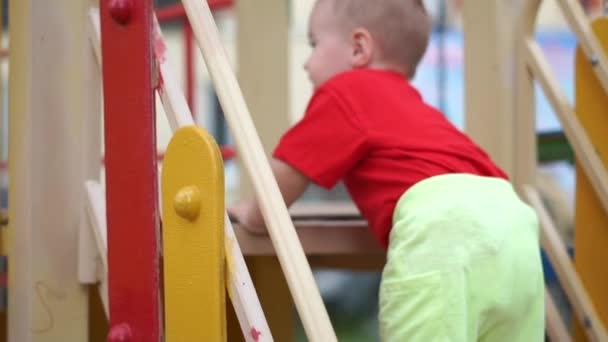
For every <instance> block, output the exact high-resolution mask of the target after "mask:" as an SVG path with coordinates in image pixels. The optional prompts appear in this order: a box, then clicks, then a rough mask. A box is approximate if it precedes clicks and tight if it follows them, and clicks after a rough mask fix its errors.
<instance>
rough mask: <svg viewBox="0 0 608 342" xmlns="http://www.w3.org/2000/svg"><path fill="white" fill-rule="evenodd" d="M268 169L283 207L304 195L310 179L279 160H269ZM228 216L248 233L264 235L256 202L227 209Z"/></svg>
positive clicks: (260, 213) (246, 202) (251, 201)
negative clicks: (281, 199)
mask: <svg viewBox="0 0 608 342" xmlns="http://www.w3.org/2000/svg"><path fill="white" fill-rule="evenodd" d="M270 167H271V169H272V173H273V174H274V177H275V178H276V180H277V184H278V185H279V190H280V191H281V195H283V200H284V201H285V205H287V207H289V206H290V205H291V204H292V203H293V202H295V201H296V200H297V199H298V198H299V197H300V196H301V195H302V194H303V193H304V191H305V190H306V188H307V187H308V185H309V184H310V179H308V177H306V176H305V175H304V174H303V173H301V172H300V171H298V170H296V169H294V168H293V167H291V166H290V165H289V164H287V163H285V162H283V161H281V160H279V159H275V158H272V159H271V160H270ZM228 214H229V215H230V217H231V218H232V219H233V220H235V221H237V222H239V223H240V224H242V225H243V226H244V227H245V228H246V229H247V230H248V231H250V232H252V233H257V234H264V233H266V227H265V224H264V218H263V216H262V212H261V211H260V207H259V205H258V201H256V200H249V201H245V202H243V203H240V204H238V205H237V206H234V207H231V208H228Z"/></svg>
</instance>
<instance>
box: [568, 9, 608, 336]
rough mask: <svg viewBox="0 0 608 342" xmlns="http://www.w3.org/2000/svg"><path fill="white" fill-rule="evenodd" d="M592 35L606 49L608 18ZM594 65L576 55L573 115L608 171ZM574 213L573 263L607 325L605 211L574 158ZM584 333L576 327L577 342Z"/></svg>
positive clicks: (604, 103)
mask: <svg viewBox="0 0 608 342" xmlns="http://www.w3.org/2000/svg"><path fill="white" fill-rule="evenodd" d="M592 28H593V32H594V33H595V34H596V35H597V37H598V40H599V42H600V44H601V46H602V48H603V49H604V51H606V49H607V48H608V19H607V18H600V19H597V20H595V21H594V22H593V24H592ZM595 68H596V66H594V65H593V64H591V63H590V62H589V59H588V58H587V57H586V56H585V55H584V53H583V51H582V48H579V49H578V50H577V52H576V76H575V78H576V80H575V82H576V113H577V116H578V119H579V120H580V122H581V124H582V126H583V127H584V129H585V131H586V132H587V134H588V135H589V138H590V140H591V143H592V145H593V149H594V150H595V151H596V153H598V155H599V156H600V158H601V163H602V164H601V165H600V167H602V168H604V170H606V168H608V111H607V108H608V96H607V95H606V93H605V92H604V91H603V89H602V86H601V84H600V82H599V81H598V78H597V76H596V75H595V73H594V69H595ZM576 157H577V158H576V212H575V234H574V262H575V266H576V269H577V270H578V272H579V274H580V276H581V279H582V281H583V284H584V285H585V287H586V288H587V291H589V295H590V296H591V299H592V301H593V303H594V304H595V305H596V308H597V312H598V314H599V317H600V319H601V320H602V321H603V322H604V324H608V291H606V289H608V267H606V266H605V261H606V260H608V210H607V209H606V207H605V206H602V202H601V200H600V196H599V194H598V189H597V187H595V186H594V185H593V182H592V177H591V175H589V173H588V172H587V171H586V170H585V168H584V167H583V165H582V163H581V159H580V158H579V156H576ZM583 336H584V334H583V333H582V330H581V329H580V326H579V328H577V333H576V336H575V337H576V340H577V341H583V340H584V338H583Z"/></svg>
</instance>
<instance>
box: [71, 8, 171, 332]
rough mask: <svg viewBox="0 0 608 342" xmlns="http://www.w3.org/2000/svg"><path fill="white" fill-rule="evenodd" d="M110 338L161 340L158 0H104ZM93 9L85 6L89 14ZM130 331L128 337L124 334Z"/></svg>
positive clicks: (102, 41) (103, 42) (101, 10)
mask: <svg viewBox="0 0 608 342" xmlns="http://www.w3.org/2000/svg"><path fill="white" fill-rule="evenodd" d="M100 5H101V7H100V18H101V32H102V35H101V47H102V49H101V52H102V62H103V67H102V71H103V94H104V129H105V166H106V169H105V170H106V210H107V220H108V221H107V222H108V272H109V275H108V276H109V289H110V293H109V302H110V335H109V337H108V339H109V341H114V340H116V341H122V340H124V339H123V338H127V339H128V340H133V341H150V342H154V341H158V342H159V341H161V340H162V336H163V332H162V319H161V315H162V308H161V302H160V298H161V292H160V268H159V265H160V251H159V246H160V239H159V235H160V229H159V228H160V227H159V210H158V201H157V199H158V191H157V183H158V179H157V170H156V169H157V166H156V132H155V107H154V104H155V103H154V87H155V84H153V76H152V75H153V70H154V61H153V52H152V14H153V4H152V1H101V3H100ZM84 14H85V12H84V11H83V12H82V16H83V17H85V16H84ZM124 336H128V337H124Z"/></svg>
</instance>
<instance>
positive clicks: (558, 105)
mask: <svg viewBox="0 0 608 342" xmlns="http://www.w3.org/2000/svg"><path fill="white" fill-rule="evenodd" d="M526 46H527V60H528V64H529V66H530V68H531V71H532V73H533V74H534V77H535V78H537V79H538V80H539V82H540V84H541V86H542V88H543V90H544V92H545V94H546V95H547V98H548V99H549V102H550V103H551V105H552V106H553V108H554V109H555V112H556V114H557V116H558V117H559V119H560V122H561V124H562V127H563V130H564V133H565V134H566V137H568V142H570V145H571V146H572V149H573V150H574V153H575V154H576V156H577V160H578V161H579V163H580V165H581V166H582V168H583V170H585V173H586V174H587V176H588V177H589V180H590V182H591V184H592V185H593V187H594V189H595V191H596V193H597V195H598V198H599V199H600V202H601V203H602V206H603V207H604V210H605V211H606V212H608V171H607V170H606V168H605V167H604V164H603V163H602V160H601V159H600V157H599V155H598V152H597V146H594V144H593V143H592V141H591V140H590V139H589V136H588V135H587V133H586V131H585V129H584V128H583V127H582V126H581V124H580V122H579V120H578V119H577V117H576V113H575V111H574V108H573V107H572V105H570V103H569V101H568V98H567V97H566V95H565V94H564V93H563V92H562V91H561V90H560V86H559V82H558V81H557V78H556V77H555V75H553V73H552V72H551V68H550V66H549V64H548V62H547V60H546V59H545V57H544V55H543V52H542V50H541V48H540V46H539V45H538V43H536V42H535V41H533V40H527V43H526Z"/></svg>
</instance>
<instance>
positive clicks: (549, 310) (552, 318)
mask: <svg viewBox="0 0 608 342" xmlns="http://www.w3.org/2000/svg"><path fill="white" fill-rule="evenodd" d="M545 329H546V331H547V336H548V337H549V341H551V342H570V341H572V337H570V333H569V332H568V328H567V327H566V324H565V323H564V321H563V320H562V317H561V316H560V314H559V310H558V309H557V306H556V305H555V302H554V301H553V297H551V294H550V293H549V291H548V290H547V288H545Z"/></svg>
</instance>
